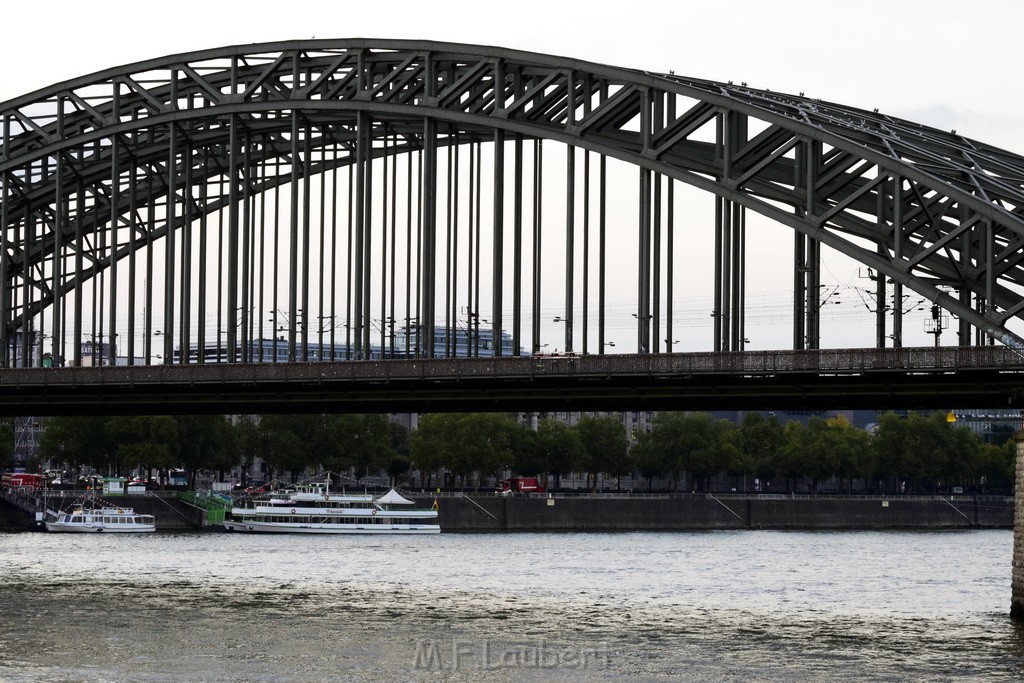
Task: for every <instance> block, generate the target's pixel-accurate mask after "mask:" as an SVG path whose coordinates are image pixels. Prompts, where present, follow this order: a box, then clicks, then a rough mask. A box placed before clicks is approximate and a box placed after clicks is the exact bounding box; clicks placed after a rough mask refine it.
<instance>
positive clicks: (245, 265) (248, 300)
mask: <svg viewBox="0 0 1024 683" xmlns="http://www.w3.org/2000/svg"><path fill="white" fill-rule="evenodd" d="M243 144H244V145H245V151H244V153H243V154H242V169H241V183H242V193H241V194H242V196H241V197H240V198H239V201H240V202H241V204H242V216H241V226H240V229H241V232H242V253H241V255H240V256H239V260H240V261H241V265H242V272H241V275H240V277H239V283H240V285H241V291H240V293H239V298H240V300H239V306H238V310H236V311H234V312H233V313H231V315H233V316H234V317H235V319H236V320H237V321H238V328H237V329H238V338H239V342H238V346H239V349H238V353H239V360H241V362H243V363H249V362H251V361H252V334H250V331H249V316H250V311H251V310H252V290H251V285H250V282H251V277H252V269H253V263H252V224H253V220H252V190H251V188H252V132H251V131H249V130H248V129H246V131H245V140H244V143H243ZM189 187H191V185H189ZM191 195H192V191H191V190H189V197H190V201H191ZM187 224H188V225H191V221H188V223H187ZM189 230H190V231H191V228H189ZM186 258H187V257H186ZM201 324H202V323H201V322H200V325H201Z"/></svg>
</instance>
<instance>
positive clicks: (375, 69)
mask: <svg viewBox="0 0 1024 683" xmlns="http://www.w3.org/2000/svg"><path fill="white" fill-rule="evenodd" d="M299 125H301V126H302V127H303V129H304V130H307V131H313V133H312V134H306V135H305V136H304V142H303V144H304V145H305V149H304V150H303V151H308V150H309V149H331V150H332V153H331V154H330V155H329V158H328V155H324V156H323V157H322V159H321V164H320V165H319V167H318V166H317V165H315V164H311V163H309V162H308V161H309V156H308V155H307V156H305V157H304V159H305V163H303V162H302V160H301V159H300V158H299V157H300V156H301V154H300V153H299V152H300V150H298V148H297V146H296V145H297V142H296V138H295V135H294V132H295V130H297V127H298V126H299ZM370 126H372V130H366V129H367V128H368V127H370ZM451 131H456V132H457V133H459V134H461V135H462V136H463V137H462V138H461V142H465V141H466V140H468V139H473V136H477V138H476V139H487V140H493V139H497V136H498V135H500V134H501V133H496V131H503V132H504V133H508V134H512V135H514V136H518V137H519V138H520V139H551V140H556V141H559V142H562V143H565V144H566V145H570V146H572V147H576V148H581V149H585V150H589V151H593V152H596V153H599V154H601V155H605V156H608V157H612V158H617V159H620V160H623V161H626V162H628V163H632V164H635V165H636V166H637V167H639V168H641V169H645V170H646V171H650V172H654V173H656V174H661V175H663V176H665V177H669V178H672V179H675V180H678V181H681V182H684V183H687V184H690V185H692V186H695V187H697V188H700V189H703V190H706V191H708V192H711V193H714V194H716V195H718V196H719V197H721V198H723V199H725V200H728V201H729V202H734V203H735V204H736V205H739V206H742V207H746V208H748V209H751V210H753V211H756V212H758V213H761V214H763V215H765V216H768V217H769V218H772V219H774V220H776V221H778V222H780V223H782V224H785V225H787V226H789V227H791V228H792V229H794V230H795V231H797V232H798V233H801V234H803V235H805V236H807V238H808V239H810V240H813V241H814V242H817V243H821V244H825V245H827V246H829V247H831V248H834V249H836V250H837V251H839V252H842V253H844V254H846V255H848V256H851V257H853V258H854V259H856V260H858V261H859V262H861V263H864V264H866V265H868V266H871V267H873V268H875V269H876V270H877V271H879V273H881V274H882V275H884V276H885V277H887V278H889V279H891V281H893V282H895V283H897V284H899V285H903V286H906V287H908V288H910V289H912V290H914V291H916V292H918V293H920V294H921V295H922V296H924V297H925V298H927V299H928V300H930V301H932V302H935V303H937V304H939V305H941V306H942V307H943V308H945V309H946V310H949V311H950V312H952V313H953V314H954V315H956V316H957V317H959V318H960V319H961V320H962V321H966V322H967V323H969V324H970V325H971V326H973V327H974V328H976V329H978V330H981V331H982V332H984V333H985V334H986V335H989V336H991V337H992V338H994V339H998V340H999V341H1001V342H1003V343H1006V344H1009V345H1014V346H1019V345H1020V344H1021V341H1022V340H1021V337H1020V336H1019V335H1018V334H1017V333H1016V332H1014V331H1012V330H1010V329H1008V327H1007V326H1008V323H1011V321H1013V320H1016V319H1019V318H1020V317H1021V315H1022V313H1024V295H1022V292H1024V290H1022V286H1024V263H1022V261H1024V216H1022V213H1021V211H1022V208H1021V207H1022V206H1024V191H1022V182H1024V158H1021V157H1020V156H1017V155H1014V154H1011V153H1009V152H1006V151H1003V150H999V149H996V148H993V147H991V146H988V145H985V144H983V143H980V142H977V141H974V140H969V139H967V138H964V137H962V136H958V135H956V134H955V133H945V132H940V131H937V130H934V129H931V128H927V127H925V126H921V125H918V124H915V123H912V122H909V121H903V120H899V119H896V118H893V117H888V116H885V115H882V114H879V113H877V112H867V111H863V110H860V109H855V108H851V107H846V106H843V105H837V104H832V103H825V102H820V101H817V100H812V99H809V98H805V97H803V96H793V95H783V94H778V93H772V92H768V91H759V90H754V89H751V88H747V87H746V86H745V85H740V86H737V85H733V84H731V83H730V84H723V83H715V82H710V81H702V80H696V79H689V78H682V77H679V76H676V75H674V74H656V73H647V72H640V71H636V70H629V69H622V68H616V67H609V66H603V65H598V64H592V63H586V62H581V61H577V60H572V59H566V58H560V57H552V56H547V55H537V54H531V53H525V52H518V51H511V50H505V49H501V48H490V47H476V46H466V45H456V44H447V43H435V42H424V41H382V40H338V41H315V40H314V41H294V42H283V43H272V44H263V45H247V46H238V47H227V48H222V49H216V50H208V51H203V52H195V53H189V54H183V55H175V56H171V57H166V58H162V59H157V60H152V61H148V62H142V63H137V64H131V65H126V66H122V67H117V68H114V69H110V70H107V71H104V72H100V73H97V74H93V75H90V76H85V77H82V78H79V79H75V80H72V81H68V82H65V83H61V84H58V85H55V86H53V87H50V88H45V89H43V90H39V91H36V92H34V93H30V94H28V95H25V96H23V97H19V98H16V99H14V100H10V101H8V102H5V103H2V104H0V135H2V137H0V226H2V227H0V342H3V347H4V348H6V346H7V342H8V340H10V339H12V338H13V336H14V335H15V333H16V331H17V330H19V329H26V328H27V327H28V326H29V324H30V321H31V320H32V319H33V317H34V316H37V315H39V314H41V313H42V312H43V311H44V310H45V309H46V308H47V307H49V306H54V307H56V306H57V305H58V304H59V303H60V300H61V296H62V294H64V293H67V292H70V291H73V290H75V289H76V288H78V287H81V286H82V284H83V282H84V281H85V280H88V279H90V278H92V277H94V276H95V275H96V274H97V273H100V272H102V271H103V270H104V269H107V268H109V267H110V266H111V264H113V263H114V262H116V261H118V260H120V259H124V258H128V257H131V256H132V255H133V254H134V253H135V252H136V250H137V249H139V248H140V247H142V246H144V245H152V244H153V243H154V242H155V241H157V240H159V239H161V238H164V239H166V238H171V237H173V235H174V233H175V229H176V228H178V227H180V226H182V225H185V224H188V223H189V222H191V221H194V220H196V217H197V216H199V215H202V214H204V213H208V212H210V211H212V210H214V209H216V208H218V207H227V208H229V209H230V207H232V206H235V205H237V204H238V203H239V201H240V200H241V199H242V198H243V197H251V196H252V195H254V194H258V193H260V192H263V191H265V190H268V189H270V188H272V187H277V186H283V185H287V184H289V183H293V184H294V183H295V182H297V181H298V180H299V179H300V178H305V177H308V176H309V175H312V174H315V173H317V172H319V171H322V170H326V169H327V168H329V167H336V166H343V165H348V164H353V163H356V150H357V149H358V148H359V145H360V143H359V136H360V135H361V134H363V133H365V134H367V135H369V139H370V140H380V139H386V138H389V137H390V139H391V140H392V141H393V144H392V145H391V147H390V148H388V147H381V146H379V145H378V146H374V145H372V144H371V145H369V147H368V149H369V151H368V152H367V153H368V154H369V155H370V156H386V155H389V154H395V153H397V152H400V151H409V150H418V151H421V152H429V150H430V149H431V148H436V146H437V145H456V144H459V143H460V138H459V137H458V135H455V136H453V135H452V134H451ZM243 147H244V150H245V151H244V156H243V153H242V152H241V151H240V150H241V149H242V148H243ZM200 157H202V159H203V163H201V164H200V163H198V162H197V160H198V159H199V158H200ZM243 159H244V164H243V163H242V161H243ZM254 167H259V168H261V169H262V171H261V172H260V173H259V174H256V175H258V177H255V176H254V175H253V174H251V173H250V172H249V171H248V170H246V169H252V168H254ZM268 169H273V170H272V171H270V170H268ZM225 180H226V182H225ZM197 186H201V187H202V190H201V191H200V192H199V195H198V196H197V195H196V193H195V192H194V191H193V190H194V188H195V187H197ZM143 206H145V207H147V210H146V212H145V217H143V212H142V210H141V208H140V207H143ZM237 213H238V212H237V211H236V214H237ZM233 215H235V214H233ZM237 218H238V216H237V215H235V219H236V220H237ZM112 226H117V227H120V228H128V229H127V230H112V229H108V230H103V228H104V227H106V228H111V227H112ZM108 235H109V236H110V237H111V238H112V239H115V241H116V243H112V244H106V243H103V242H102V240H104V239H106V237H107V236H108ZM236 246H237V245H236ZM169 250H170V248H169ZM229 258H230V257H229ZM70 263H75V264H76V266H75V268H74V269H73V270H74V272H70V271H71V270H72V269H71V268H70V267H69V265H68V264H70ZM168 263H169V264H170V261H169V262H168ZM181 265H182V266H184V264H181ZM238 267H239V264H238V263H234V265H233V266H231V267H230V268H229V270H230V271H231V272H230V277H231V278H235V279H237V278H238V277H239V275H238V271H237V269H238ZM424 284H425V286H428V285H429V284H431V283H424ZM111 286H112V287H113V283H111ZM951 292H952V294H951ZM239 296H240V295H239V294H238V292H237V291H236V292H233V293H232V292H229V299H230V300H229V302H228V306H229V308H234V307H235V306H234V304H237V303H238V302H239V300H238V297H239ZM232 297H233V298H232ZM640 297H641V302H640V310H641V312H644V311H647V310H649V309H650V300H649V299H650V292H649V291H648V292H644V291H643V285H641V292H640ZM645 297H646V300H645ZM431 305H432V304H431ZM293 308H294V306H293ZM426 313H427V314H429V319H431V320H432V319H433V309H432V308H430V309H428V310H427V311H426ZM642 317H643V316H641V318H642ZM112 318H113V316H111V319H112ZM55 320H56V318H55ZM55 324H56V323H55ZM641 324H645V323H641ZM496 328H497V325H496ZM291 333H292V335H293V337H294V334H295V330H294V329H293V330H292V331H291ZM237 334H238V330H236V329H233V325H231V324H229V329H228V336H229V338H231V337H233V336H237ZM964 336H965V335H964V333H963V328H961V343H966V342H965V339H964ZM642 339H643V337H642V336H641V341H642ZM168 344H169V341H168ZM166 350H167V351H170V347H169V346H168V347H167V349H166Z"/></svg>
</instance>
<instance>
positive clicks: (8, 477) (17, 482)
mask: <svg viewBox="0 0 1024 683" xmlns="http://www.w3.org/2000/svg"><path fill="white" fill-rule="evenodd" d="M46 484H47V480H46V476H45V475H42V474H29V473H28V472H4V474H3V483H2V484H0V486H2V487H3V489H4V490H5V491H38V490H39V489H45V488H46Z"/></svg>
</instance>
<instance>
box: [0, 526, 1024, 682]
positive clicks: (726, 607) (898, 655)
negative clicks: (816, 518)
mask: <svg viewBox="0 0 1024 683" xmlns="http://www.w3.org/2000/svg"><path fill="white" fill-rule="evenodd" d="M1011 550H1012V534H1011V532H1009V531H1005V530H985V531H896V532H872V531H848V532H774V531H738V532H702V533H682V532H680V533H676V532H665V533H611V534H603V533H586V534H583V533H536V534H533V533H517V534H442V535H440V536H431V537H399V536H395V537H346V536H260V535H239V534H216V533H206V534H200V533H181V534H174V533H157V534H149V535H120V536H114V535H102V534H101V535H75V534H45V533H23V534H7V535H0V589H2V592H0V600H2V604H0V681H32V682H35V681H61V682H71V681H395V680H399V681H401V680H410V681H420V680H422V681H427V680H431V681H434V680H448V681H477V680H495V681H503V680H544V681H547V680H564V681H577V680H614V679H629V680H649V681H677V680H683V681H788V680H794V681H806V680H833V679H836V678H841V679H853V680H893V681H895V680H937V681H939V680H941V681H946V680H953V681H958V680H964V681H966V680H977V679H980V678H984V679H985V680H989V681H998V680H1007V681H1009V680H1016V679H1019V678H1020V677H1021V676H1024V630H1022V629H1021V628H1019V627H1017V626H1015V625H1014V624H1012V623H1011V622H1010V620H1009V618H1008V616H1007V614H1008V611H1009V602H1010V555H1011Z"/></svg>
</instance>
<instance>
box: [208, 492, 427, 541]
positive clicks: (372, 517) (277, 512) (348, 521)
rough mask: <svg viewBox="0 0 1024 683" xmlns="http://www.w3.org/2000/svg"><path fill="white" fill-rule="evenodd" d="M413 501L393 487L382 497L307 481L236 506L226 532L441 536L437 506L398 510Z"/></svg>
mask: <svg viewBox="0 0 1024 683" xmlns="http://www.w3.org/2000/svg"><path fill="white" fill-rule="evenodd" d="M395 505H400V506H406V505H413V502H412V501H411V500H409V499H408V498H403V497H402V496H401V495H399V493H398V492H397V491H395V490H394V489H391V490H390V491H388V492H387V493H386V494H384V495H383V496H379V497H377V498H374V497H373V496H372V495H369V494H346V493H331V492H330V485H329V484H326V483H325V484H320V483H316V484H305V485H301V486H297V487H296V488H295V490H294V491H290V492H287V493H276V494H272V495H270V496H269V497H267V498H263V499H256V500H254V501H252V503H251V504H250V505H249V506H248V507H233V508H232V509H231V519H228V520H225V521H224V528H225V529H227V530H228V531H249V532H254V533H298V534H439V533H441V526H440V525H439V524H438V523H437V508H436V507H434V508H431V509H429V510H411V509H404V510H396V509H393V507H392V506H395Z"/></svg>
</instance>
